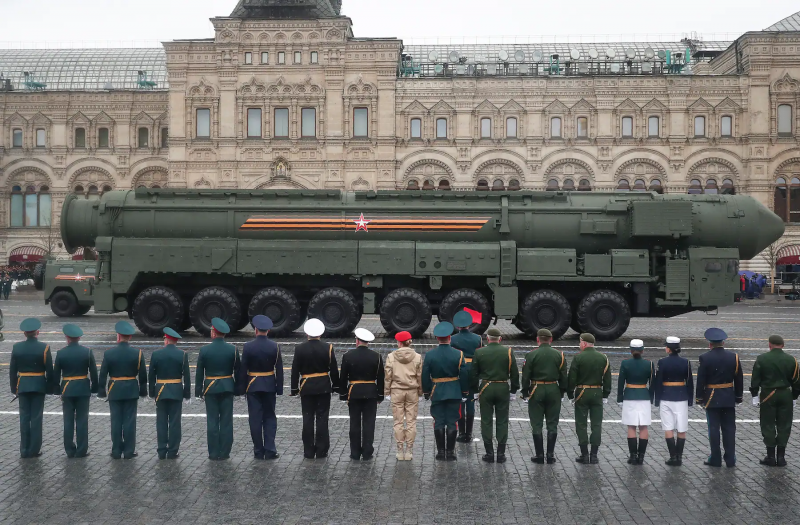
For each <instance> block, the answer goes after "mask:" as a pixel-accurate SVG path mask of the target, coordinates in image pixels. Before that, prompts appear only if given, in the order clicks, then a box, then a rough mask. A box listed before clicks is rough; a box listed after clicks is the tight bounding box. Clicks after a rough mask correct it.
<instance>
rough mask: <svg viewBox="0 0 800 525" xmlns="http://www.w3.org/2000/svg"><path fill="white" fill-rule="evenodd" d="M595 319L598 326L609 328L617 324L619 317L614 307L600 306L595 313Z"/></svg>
mask: <svg viewBox="0 0 800 525" xmlns="http://www.w3.org/2000/svg"><path fill="white" fill-rule="evenodd" d="M594 319H595V321H596V322H597V324H598V325H600V326H603V327H606V328H607V327H609V326H611V325H613V324H614V323H615V322H616V320H617V315H616V313H615V312H614V309H613V308H612V307H610V306H608V305H600V306H598V307H597V310H596V311H595V314H594Z"/></svg>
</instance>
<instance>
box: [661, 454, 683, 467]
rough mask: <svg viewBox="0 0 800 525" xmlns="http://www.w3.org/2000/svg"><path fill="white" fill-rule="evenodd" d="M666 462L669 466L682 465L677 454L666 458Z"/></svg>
mask: <svg viewBox="0 0 800 525" xmlns="http://www.w3.org/2000/svg"><path fill="white" fill-rule="evenodd" d="M664 463H665V464H666V465H667V466H669V467H678V466H680V463H679V462H678V456H677V454H676V455H672V456H670V457H669V459H668V460H666V461H665V462H664Z"/></svg>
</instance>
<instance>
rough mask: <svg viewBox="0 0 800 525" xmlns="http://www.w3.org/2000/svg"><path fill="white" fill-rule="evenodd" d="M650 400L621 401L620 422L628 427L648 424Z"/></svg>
mask: <svg viewBox="0 0 800 525" xmlns="http://www.w3.org/2000/svg"><path fill="white" fill-rule="evenodd" d="M650 419H651V417H650V401H646V400H641V401H623V402H622V424H623V425H627V426H629V427H644V426H649V425H650Z"/></svg>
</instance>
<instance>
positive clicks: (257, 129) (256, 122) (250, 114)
mask: <svg viewBox="0 0 800 525" xmlns="http://www.w3.org/2000/svg"><path fill="white" fill-rule="evenodd" d="M247 138H249V139H260V138H261V108H248V109H247Z"/></svg>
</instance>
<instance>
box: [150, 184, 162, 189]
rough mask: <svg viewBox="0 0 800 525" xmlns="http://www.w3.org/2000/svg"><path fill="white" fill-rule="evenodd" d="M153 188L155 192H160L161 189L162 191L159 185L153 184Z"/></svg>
mask: <svg viewBox="0 0 800 525" xmlns="http://www.w3.org/2000/svg"><path fill="white" fill-rule="evenodd" d="M151 188H152V189H154V190H160V189H161V186H159V185H158V184H153V185H152V186H151Z"/></svg>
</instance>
